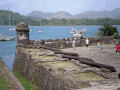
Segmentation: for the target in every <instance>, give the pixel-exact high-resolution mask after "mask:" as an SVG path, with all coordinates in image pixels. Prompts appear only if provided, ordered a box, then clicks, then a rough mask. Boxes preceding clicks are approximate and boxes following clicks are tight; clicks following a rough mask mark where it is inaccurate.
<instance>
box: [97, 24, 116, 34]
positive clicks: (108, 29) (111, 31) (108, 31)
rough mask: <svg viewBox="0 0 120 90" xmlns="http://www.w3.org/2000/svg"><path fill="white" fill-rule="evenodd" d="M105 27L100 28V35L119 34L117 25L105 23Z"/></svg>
mask: <svg viewBox="0 0 120 90" xmlns="http://www.w3.org/2000/svg"><path fill="white" fill-rule="evenodd" d="M102 26H103V27H101V28H99V30H98V31H99V33H97V34H98V36H111V35H114V33H116V35H117V36H118V31H117V28H116V27H113V26H111V25H109V24H104V25H102Z"/></svg>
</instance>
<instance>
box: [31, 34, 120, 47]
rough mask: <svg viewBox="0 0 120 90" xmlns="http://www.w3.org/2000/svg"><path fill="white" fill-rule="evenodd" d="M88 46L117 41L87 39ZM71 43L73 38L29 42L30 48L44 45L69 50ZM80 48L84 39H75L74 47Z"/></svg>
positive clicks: (106, 38) (102, 38)
mask: <svg viewBox="0 0 120 90" xmlns="http://www.w3.org/2000/svg"><path fill="white" fill-rule="evenodd" d="M88 39H89V43H90V45H92V44H94V45H97V43H98V40H99V41H100V43H101V44H116V43H117V42H118V41H120V39H119V40H117V39H114V38H113V37H112V36H108V37H107V36H106V37H100V38H88ZM72 41H73V38H64V39H55V40H52V39H48V40H39V41H35V40H30V42H29V43H30V44H29V45H30V46H39V45H41V44H42V45H43V44H44V45H45V46H48V47H53V48H71V47H72ZM80 46H85V38H83V39H81V38H77V39H76V47H80Z"/></svg>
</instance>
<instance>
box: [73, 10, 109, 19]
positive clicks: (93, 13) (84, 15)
mask: <svg viewBox="0 0 120 90" xmlns="http://www.w3.org/2000/svg"><path fill="white" fill-rule="evenodd" d="M103 17H110V15H109V11H88V12H84V13H80V14H77V15H75V16H74V18H76V19H79V18H103Z"/></svg>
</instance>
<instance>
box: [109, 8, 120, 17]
mask: <svg viewBox="0 0 120 90" xmlns="http://www.w3.org/2000/svg"><path fill="white" fill-rule="evenodd" d="M109 15H110V16H111V17H113V18H116V17H117V16H118V15H120V8H116V9H114V10H113V11H110V12H109Z"/></svg>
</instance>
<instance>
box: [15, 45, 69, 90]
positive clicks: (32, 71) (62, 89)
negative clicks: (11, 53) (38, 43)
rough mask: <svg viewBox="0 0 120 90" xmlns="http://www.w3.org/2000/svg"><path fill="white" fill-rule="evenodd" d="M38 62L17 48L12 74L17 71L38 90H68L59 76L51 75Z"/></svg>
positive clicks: (22, 49) (67, 86)
mask: <svg viewBox="0 0 120 90" xmlns="http://www.w3.org/2000/svg"><path fill="white" fill-rule="evenodd" d="M38 62H39V61H37V60H35V59H34V57H31V55H30V54H28V53H27V52H26V51H25V50H24V48H22V47H19V46H18V47H17V50H16V58H15V62H14V66H13V72H15V71H17V72H19V73H20V74H21V75H22V76H25V77H26V78H28V79H30V80H32V81H33V83H35V84H36V85H37V86H38V87H39V89H40V90H69V85H68V84H67V83H66V82H64V81H63V80H62V79H60V78H59V76H57V75H55V74H52V73H50V72H49V70H48V69H46V68H45V67H44V66H43V65H42V64H41V65H37V63H38Z"/></svg>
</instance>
